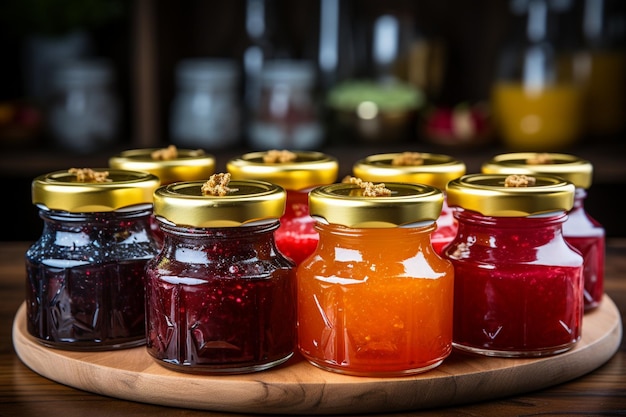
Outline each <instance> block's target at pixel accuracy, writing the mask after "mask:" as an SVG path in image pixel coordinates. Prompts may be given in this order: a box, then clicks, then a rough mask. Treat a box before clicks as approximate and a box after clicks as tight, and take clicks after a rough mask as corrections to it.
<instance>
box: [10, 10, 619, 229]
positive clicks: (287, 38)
mask: <svg viewBox="0 0 626 417" xmlns="http://www.w3.org/2000/svg"><path fill="white" fill-rule="evenodd" d="M0 48H1V50H2V51H3V54H2V65H0V153H1V156H0V177H2V179H3V180H4V181H5V184H7V187H8V190H7V193H8V194H9V195H10V196H12V197H14V198H12V200H11V201H12V204H14V205H13V206H12V207H14V208H15V210H16V213H17V214H19V216H20V217H19V219H20V220H21V221H18V222H13V223H14V224H13V225H10V226H8V227H5V228H3V230H0V239H2V240H12V239H19V240H31V239H34V238H36V237H37V236H38V234H39V232H40V223H39V221H38V219H37V218H36V215H35V209H34V208H33V207H31V206H30V181H31V180H32V179H33V178H34V177H35V176H36V175H39V174H43V173H46V172H50V171H53V170H56V169H67V168H69V167H71V166H81V167H96V166H104V165H106V162H107V160H108V158H109V157H110V156H112V155H113V154H115V153H117V152H119V151H120V150H125V149H134V148H144V147H163V146H167V145H168V144H176V145H177V146H179V147H184V148H193V149H195V148H203V149H205V150H206V151H208V152H211V153H214V154H215V155H216V158H217V161H218V169H219V168H220V167H223V166H224V164H225V161H226V160H227V159H228V158H229V157H230V156H232V155H236V154H241V153H243V152H246V151H248V150H257V149H270V148H294V149H296V148H299V149H316V150H323V151H326V152H328V153H330V154H334V155H336V156H337V157H338V158H339V160H340V166H341V168H342V169H341V171H342V174H346V173H348V172H349V170H350V169H351V165H352V163H353V162H354V161H356V159H357V158H360V157H364V156H367V155H369V154H372V153H380V152H394V151H402V150H411V151H425V152H426V151H428V152H438V153H445V154H450V155H453V156H455V157H458V158H459V159H461V160H464V161H465V162H466V164H467V166H468V172H474V171H477V170H478V169H479V167H480V163H481V162H482V161H484V160H486V159H487V158H489V157H491V156H492V155H494V154H496V153H500V152H508V151H526V150H528V151H551V152H565V153H573V154H576V155H578V156H581V157H584V158H586V159H589V160H590V161H591V162H592V163H593V164H594V169H595V179H594V184H593V186H592V188H591V189H590V190H589V197H588V199H587V200H588V201H587V210H588V211H589V212H590V213H591V214H592V215H594V217H596V218H597V219H598V220H599V221H600V222H601V223H603V224H604V226H605V228H606V229H607V235H609V236H625V235H626V231H625V226H624V222H623V221H622V220H621V218H620V213H618V208H617V207H616V205H615V204H607V203H608V202H609V201H610V198H611V196H613V195H615V194H616V193H619V192H623V191H624V183H625V182H626V165H625V164H624V163H623V162H626V161H624V155H625V154H624V152H623V150H624V146H623V142H624V139H623V138H624V133H626V2H624V1H623V0H508V1H507V0H474V1H471V2H470V1H462V0H412V1H410V0H384V1H383V0H358V1H357V0H299V1H288V0H233V1H228V2H213V1H203V0H180V1H173V0H154V1H151V0H132V1H125V0H4V1H3V2H2V4H0ZM33 217H34V219H33Z"/></svg>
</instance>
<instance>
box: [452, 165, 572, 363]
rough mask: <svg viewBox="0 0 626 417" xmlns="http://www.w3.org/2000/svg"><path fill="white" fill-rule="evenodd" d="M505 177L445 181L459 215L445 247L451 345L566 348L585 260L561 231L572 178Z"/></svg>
mask: <svg viewBox="0 0 626 417" xmlns="http://www.w3.org/2000/svg"><path fill="white" fill-rule="evenodd" d="M506 178H507V176H506V175H498V174H493V175H487V174H472V175H465V176H463V177H461V178H459V179H456V180H452V181H450V183H448V186H447V193H448V204H450V206H451V207H455V210H454V216H455V217H456V219H457V220H458V222H459V229H458V232H457V236H456V238H455V239H454V240H453V241H452V243H450V245H448V247H447V248H446V249H445V250H444V256H445V257H446V258H448V259H449V260H451V261H452V263H453V265H454V273H455V275H454V341H453V345H454V346H455V348H457V349H460V350H463V351H468V352H472V353H476V354H481V355H486V356H502V357H538V356H546V355H553V354H557V353H561V352H565V351H567V350H569V349H571V348H572V347H574V345H575V344H576V343H577V342H578V341H579V340H580V336H581V325H582V317H583V296H582V292H583V279H582V263H583V259H582V256H580V254H579V253H578V252H577V251H576V250H575V249H573V248H572V247H571V246H570V245H568V244H567V242H566V241H565V239H564V238H563V233H562V226H563V223H564V222H565V219H566V218H567V214H566V212H567V211H568V210H570V209H571V207H572V205H573V199H574V185H573V184H571V183H569V182H567V181H565V180H563V179H561V178H559V177H553V176H534V177H531V178H532V180H528V181H529V185H527V186H505V181H506ZM523 178H526V179H527V178H528V177H525V176H524V177H523ZM533 181H534V184H533Z"/></svg>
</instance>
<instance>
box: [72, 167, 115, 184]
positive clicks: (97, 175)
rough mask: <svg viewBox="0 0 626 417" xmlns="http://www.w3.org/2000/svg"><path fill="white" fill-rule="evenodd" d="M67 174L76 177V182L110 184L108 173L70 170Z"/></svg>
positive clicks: (84, 169)
mask: <svg viewBox="0 0 626 417" xmlns="http://www.w3.org/2000/svg"><path fill="white" fill-rule="evenodd" d="M67 172H69V173H70V174H75V175H76V181H78V182H111V181H112V180H111V179H110V178H108V176H109V172H108V171H102V172H96V171H94V170H93V169H91V168H70V169H69V170H68V171H67Z"/></svg>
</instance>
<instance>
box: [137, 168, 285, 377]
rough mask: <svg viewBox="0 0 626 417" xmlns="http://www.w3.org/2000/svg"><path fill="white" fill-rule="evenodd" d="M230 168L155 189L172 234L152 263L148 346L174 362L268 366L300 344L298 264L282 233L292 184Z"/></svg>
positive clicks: (206, 368)
mask: <svg viewBox="0 0 626 417" xmlns="http://www.w3.org/2000/svg"><path fill="white" fill-rule="evenodd" d="M229 177H230V174H214V175H212V176H211V177H210V179H209V180H208V181H206V182H203V181H190V182H179V183H173V184H169V185H166V186H162V187H160V188H159V189H158V190H157V191H156V192H155V194H154V213H155V216H156V218H157V220H158V222H159V226H160V227H161V230H162V231H163V235H164V241H163V247H162V249H161V251H160V253H159V254H158V255H157V256H155V257H154V258H153V259H152V260H151V261H150V262H149V263H148V265H147V267H146V274H147V280H146V315H147V317H146V326H147V330H146V332H147V350H148V352H149V354H150V355H151V356H152V357H153V358H154V359H155V360H156V361H157V362H158V363H159V364H161V365H163V366H165V367H167V368H170V369H172V370H175V371H181V372H193V373H207V374H237V373H248V372H254V371H261V370H264V369H268V368H271V367H274V366H277V365H279V364H281V363H283V362H285V361H287V360H288V359H289V358H290V357H291V356H292V355H293V352H294V349H295V344H296V300H295V297H296V276H295V265H294V263H293V262H292V261H291V260H290V259H288V258H286V257H284V256H283V255H282V254H281V253H280V252H279V251H278V250H277V248H276V242H275V239H274V233H275V232H276V229H277V228H278V226H279V218H280V216H282V214H283V212H284V209H285V199H286V196H285V190H284V189H283V188H281V187H280V186H278V185H275V184H270V183H268V182H263V181H255V180H241V181H232V182H231V181H230V178H229Z"/></svg>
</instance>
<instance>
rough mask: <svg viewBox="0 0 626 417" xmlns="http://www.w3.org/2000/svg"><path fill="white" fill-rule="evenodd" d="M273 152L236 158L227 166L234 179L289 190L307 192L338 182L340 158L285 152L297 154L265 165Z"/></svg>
mask: <svg viewBox="0 0 626 417" xmlns="http://www.w3.org/2000/svg"><path fill="white" fill-rule="evenodd" d="M269 152H273V151H262V152H251V153H247V154H244V155H242V156H239V157H235V158H232V159H231V160H229V161H228V162H227V164H226V169H227V171H228V172H229V173H230V174H231V175H232V177H233V179H238V180H240V179H253V180H261V181H268V182H271V183H273V184H278V185H280V186H281V187H283V188H285V189H287V190H303V189H307V188H311V187H314V186H318V185H325V184H332V183H334V182H335V181H336V180H337V175H338V171H339V163H338V162H337V159H336V158H334V157H332V156H329V155H326V154H324V153H322V152H315V151H283V152H290V153H293V154H294V156H295V159H294V160H289V161H286V162H265V158H266V157H267V155H268V153H269Z"/></svg>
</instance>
